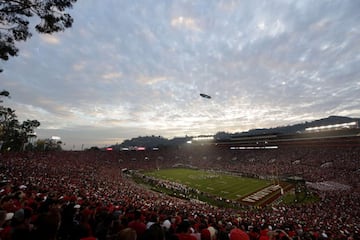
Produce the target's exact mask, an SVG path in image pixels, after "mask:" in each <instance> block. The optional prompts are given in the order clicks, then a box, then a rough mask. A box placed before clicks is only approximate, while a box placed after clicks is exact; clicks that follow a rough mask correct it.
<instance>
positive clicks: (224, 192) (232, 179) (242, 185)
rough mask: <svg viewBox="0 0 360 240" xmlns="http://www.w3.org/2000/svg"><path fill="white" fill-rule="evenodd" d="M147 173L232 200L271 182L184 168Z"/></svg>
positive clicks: (147, 173)
mask: <svg viewBox="0 0 360 240" xmlns="http://www.w3.org/2000/svg"><path fill="white" fill-rule="evenodd" d="M145 175H149V176H153V177H156V178H160V179H166V180H170V181H172V182H178V183H181V184H184V185H187V186H189V187H192V188H196V189H198V190H200V191H202V192H207V193H210V194H212V195H215V196H218V197H222V198H225V199H230V200H238V199H240V198H241V197H244V196H246V195H249V194H251V193H253V192H256V191H258V190H260V189H262V188H264V187H266V186H268V185H270V184H271V182H270V181H266V180H259V179H254V178H245V177H238V176H231V175H226V174H219V173H216V172H208V171H203V170H193V169H182V168H172V169H161V170H156V171H151V172H146V173H145Z"/></svg>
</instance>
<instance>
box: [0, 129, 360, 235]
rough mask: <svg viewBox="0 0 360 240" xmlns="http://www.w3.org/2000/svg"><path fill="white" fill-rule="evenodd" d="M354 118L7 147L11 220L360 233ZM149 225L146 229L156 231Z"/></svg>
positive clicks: (94, 229) (197, 231)
mask: <svg viewBox="0 0 360 240" xmlns="http://www.w3.org/2000/svg"><path fill="white" fill-rule="evenodd" d="M349 126H350V127H348V125H346V124H345V125H337V126H335V128H332V127H326V128H325V129H326V130H323V129H324V127H322V128H319V129H320V130H319V129H316V128H311V129H309V130H307V131H305V132H302V133H297V134H288V135H286V134H277V133H272V134H263V135H261V134H260V135H259V134H257V135H241V136H233V137H232V138H231V139H226V140H219V139H214V138H211V137H209V136H206V137H197V138H193V140H192V141H188V142H187V143H185V144H181V145H177V146H171V147H158V148H145V147H133V148H123V149H122V150H121V151H115V150H113V149H112V148H108V149H107V150H106V149H105V150H104V151H100V150H99V151H90V150H88V151H55V152H17V153H11V152H9V153H2V155H1V159H2V160H1V162H0V168H1V180H2V182H1V190H0V191H1V192H0V194H1V209H4V210H6V214H5V215H6V216H5V217H4V221H5V224H4V226H5V228H6V227H7V225H6V222H10V221H13V222H12V223H11V224H10V223H8V224H9V225H8V227H9V228H11V229H12V231H15V232H17V231H19V233H18V234H20V236H21V233H22V232H21V227H19V226H22V225H21V224H23V223H24V222H26V221H30V220H33V219H36V218H44V219H46V221H49V222H48V224H49V226H50V225H51V223H53V222H55V223H56V224H58V225H59V226H60V227H59V229H58V230H56V231H54V234H55V236H56V239H83V238H84V237H89V236H94V237H96V239H121V238H119V233H120V232H121V231H120V230H122V229H126V228H127V227H128V226H131V224H130V223H131V222H133V221H139V219H137V217H136V216H138V215H139V214H140V215H141V221H142V224H143V225H144V226H146V225H145V224H148V225H151V224H158V225H160V226H162V227H163V229H164V230H165V231H166V234H167V235H166V237H165V239H173V238H172V237H174V236H176V234H175V233H177V231H181V230H179V229H181V226H183V223H184V221H185V222H186V223H188V230H189V229H190V230H191V233H192V234H193V235H194V236H197V237H199V238H200V237H204V238H201V239H206V238H205V236H206V233H205V232H206V230H208V231H209V232H210V233H211V234H210V235H211V236H214V237H216V239H228V238H226V237H228V236H229V231H230V230H231V229H233V228H234V227H237V228H240V229H242V230H243V231H244V232H246V234H247V236H248V237H249V238H250V239H260V238H261V237H262V239H273V238H276V239H279V238H280V236H281V237H282V238H288V239H359V227H360V225H359V224H360V218H359V217H360V205H359V203H360V185H359V180H360V177H359V176H360V174H359V171H360V169H359V160H360V135H359V133H360V129H359V128H358V127H357V125H352V124H350V125H349ZM19 209H20V210H19ZM55 210H56V211H55ZM19 211H22V212H20V213H21V214H20V213H19ZM9 214H10V215H11V216H12V218H10V216H9ZM140 215H139V216H140ZM13 216H17V217H16V218H15V217H13ZM19 216H20V217H19ZM50 219H52V220H54V219H55V220H56V219H57V221H50ZM168 223H169V224H170V225H167V224H168ZM17 224H20V225H17ZM33 224H35V225H36V224H39V223H38V222H36V221H35V222H34V223H33ZM42 224H44V223H42ZM39 226H42V225H39ZM49 226H48V227H49ZM146 229H148V228H145V229H143V230H144V231H142V232H137V235H138V237H139V236H140V235H141V236H143V237H144V239H150V238H146V237H145V236H146V234H149V233H148V231H149V230H148V231H146ZM188 230H186V231H188ZM190 230H189V231H190ZM275 230H278V231H275ZM204 231H205V232H204ZM279 231H281V232H279ZM35 233H36V231H35ZM2 235H3V236H1V239H7V238H6V231H2ZM32 237H33V236H32ZM19 239H29V238H26V237H25V238H19ZM138 239H141V238H138ZM209 239H210V238H209ZM214 239H215V238H214Z"/></svg>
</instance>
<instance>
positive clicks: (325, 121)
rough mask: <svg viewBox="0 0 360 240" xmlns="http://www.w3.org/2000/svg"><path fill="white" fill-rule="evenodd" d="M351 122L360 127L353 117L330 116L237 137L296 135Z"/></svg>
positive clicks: (250, 131)
mask: <svg viewBox="0 0 360 240" xmlns="http://www.w3.org/2000/svg"><path fill="white" fill-rule="evenodd" d="M349 122H357V123H358V125H360V118H351V117H342V116H329V117H327V118H322V119H318V120H314V121H311V122H307V121H306V122H304V123H298V124H294V125H289V126H280V127H275V128H262V129H251V130H249V131H247V132H241V133H236V135H239V136H241V135H260V134H270V133H278V134H294V133H299V132H304V131H305V129H306V128H310V127H319V126H328V125H334V124H342V123H349Z"/></svg>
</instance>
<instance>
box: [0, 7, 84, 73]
mask: <svg viewBox="0 0 360 240" xmlns="http://www.w3.org/2000/svg"><path fill="white" fill-rule="evenodd" d="M76 1H77V0H0V59H2V60H5V61H7V60H8V59H9V57H10V56H11V57H13V56H16V55H17V54H18V51H19V49H18V48H17V47H16V46H15V43H16V42H18V41H26V40H27V39H28V38H30V37H31V35H32V34H31V32H30V30H29V23H30V22H29V20H30V18H32V17H34V16H35V17H38V18H39V19H40V23H38V24H37V25H36V26H35V29H36V30H37V32H39V33H48V34H50V33H54V32H59V31H63V30H65V29H66V28H69V27H71V26H72V23H73V18H72V17H71V16H70V15H69V14H68V13H66V12H65V10H66V9H69V8H72V6H73V4H74V3H75V2H76ZM0 72H1V70H0Z"/></svg>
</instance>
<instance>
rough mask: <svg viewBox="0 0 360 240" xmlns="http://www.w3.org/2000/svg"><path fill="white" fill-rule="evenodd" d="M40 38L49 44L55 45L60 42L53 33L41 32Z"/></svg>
mask: <svg viewBox="0 0 360 240" xmlns="http://www.w3.org/2000/svg"><path fill="white" fill-rule="evenodd" d="M40 38H41V40H42V41H44V42H45V43H48V44H51V45H57V44H59V43H60V39H59V38H58V37H56V36H54V35H50V34H41V35H40Z"/></svg>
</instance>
